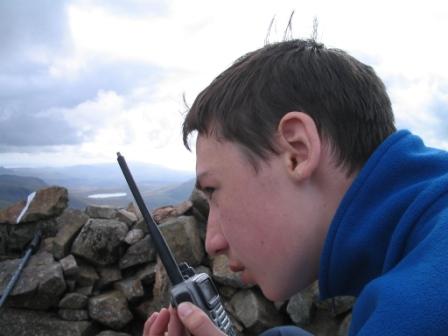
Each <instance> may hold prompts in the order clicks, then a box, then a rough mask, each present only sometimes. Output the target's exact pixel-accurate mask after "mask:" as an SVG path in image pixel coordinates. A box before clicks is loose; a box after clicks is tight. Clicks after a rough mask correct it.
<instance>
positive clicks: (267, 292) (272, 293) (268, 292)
mask: <svg viewBox="0 0 448 336" xmlns="http://www.w3.org/2000/svg"><path fill="white" fill-rule="evenodd" d="M260 289H261V291H262V292H263V295H264V296H265V297H266V298H267V299H268V300H270V301H273V302H277V301H284V300H288V299H289V298H290V297H291V296H293V295H294V294H295V293H296V292H294V293H289V292H286V291H285V290H284V289H283V290H282V288H275V289H272V288H266V289H264V288H263V287H260Z"/></svg>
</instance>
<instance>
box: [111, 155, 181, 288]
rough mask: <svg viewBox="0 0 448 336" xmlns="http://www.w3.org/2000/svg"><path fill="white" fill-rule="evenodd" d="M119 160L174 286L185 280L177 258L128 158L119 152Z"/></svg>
mask: <svg viewBox="0 0 448 336" xmlns="http://www.w3.org/2000/svg"><path fill="white" fill-rule="evenodd" d="M117 161H118V164H119V165H120V168H121V171H122V172H123V175H124V177H125V179H126V181H127V182H128V185H129V189H131V192H132V195H133V196H134V199H135V201H136V202H137V206H138V208H139V209H140V212H141V213H142V216H143V219H144V220H145V222H146V225H147V226H148V230H149V234H150V235H151V238H152V241H153V243H154V245H155V247H156V250H157V253H158V254H159V257H160V260H162V263H163V265H164V266H165V269H166V272H167V273H168V277H169V278H170V281H171V284H172V285H173V286H175V285H177V284H179V283H181V282H183V281H184V279H183V276H182V273H181V272H180V269H179V266H178V265H177V263H176V260H175V259H174V257H173V254H172V253H171V250H170V248H169V247H168V245H167V243H166V241H165V238H163V236H162V234H161V233H160V230H159V228H158V227H157V224H156V223H155V222H154V219H153V218H152V216H151V214H150V213H149V211H148V208H147V207H146V205H145V202H144V201H143V198H142V195H141V194H140V191H139V190H138V188H137V185H136V184H135V181H134V178H133V177H132V174H131V171H130V170H129V168H128V165H127V164H126V160H125V159H124V157H123V156H122V155H121V154H120V152H118V153H117Z"/></svg>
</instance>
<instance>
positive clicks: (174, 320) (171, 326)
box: [168, 307, 189, 336]
mask: <svg viewBox="0 0 448 336" xmlns="http://www.w3.org/2000/svg"><path fill="white" fill-rule="evenodd" d="M169 310H170V322H169V323H168V334H169V335H176V336H177V335H178V336H187V335H189V334H188V332H187V330H186V329H185V327H184V325H183V324H182V322H181V321H180V319H179V317H178V316H177V311H176V309H174V308H173V307H170V308H169Z"/></svg>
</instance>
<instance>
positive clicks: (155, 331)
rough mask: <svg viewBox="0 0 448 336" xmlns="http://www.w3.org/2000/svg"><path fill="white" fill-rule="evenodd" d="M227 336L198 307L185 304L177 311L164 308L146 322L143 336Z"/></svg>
mask: <svg viewBox="0 0 448 336" xmlns="http://www.w3.org/2000/svg"><path fill="white" fill-rule="evenodd" d="M165 333H167V334H166V335H167V336H187V335H194V336H225V334H224V333H223V332H222V331H221V330H219V329H218V328H217V327H216V326H215V325H214V323H213V322H212V321H211V320H210V319H209V318H208V316H207V315H206V314H205V313H204V312H203V311H202V310H201V309H199V308H198V307H196V306H195V305H193V304H191V303H189V302H183V303H181V304H180V305H179V307H177V311H176V309H174V308H172V307H170V308H169V310H168V309H166V308H163V309H162V310H161V311H160V312H158V313H157V312H156V313H153V314H152V315H151V316H150V317H149V318H148V320H147V321H146V322H145V328H144V330H143V336H165Z"/></svg>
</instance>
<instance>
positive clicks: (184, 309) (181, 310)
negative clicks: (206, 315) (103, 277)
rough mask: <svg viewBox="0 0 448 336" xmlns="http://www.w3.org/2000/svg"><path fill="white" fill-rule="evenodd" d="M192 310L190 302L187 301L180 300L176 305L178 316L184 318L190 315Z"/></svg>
mask: <svg viewBox="0 0 448 336" xmlns="http://www.w3.org/2000/svg"><path fill="white" fill-rule="evenodd" d="M192 312H193V310H192V309H191V304H190V303H187V302H182V303H181V304H180V305H179V306H178V307H177V313H178V314H179V317H180V318H186V317H187V316H188V315H190V314H191V313H192Z"/></svg>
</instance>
